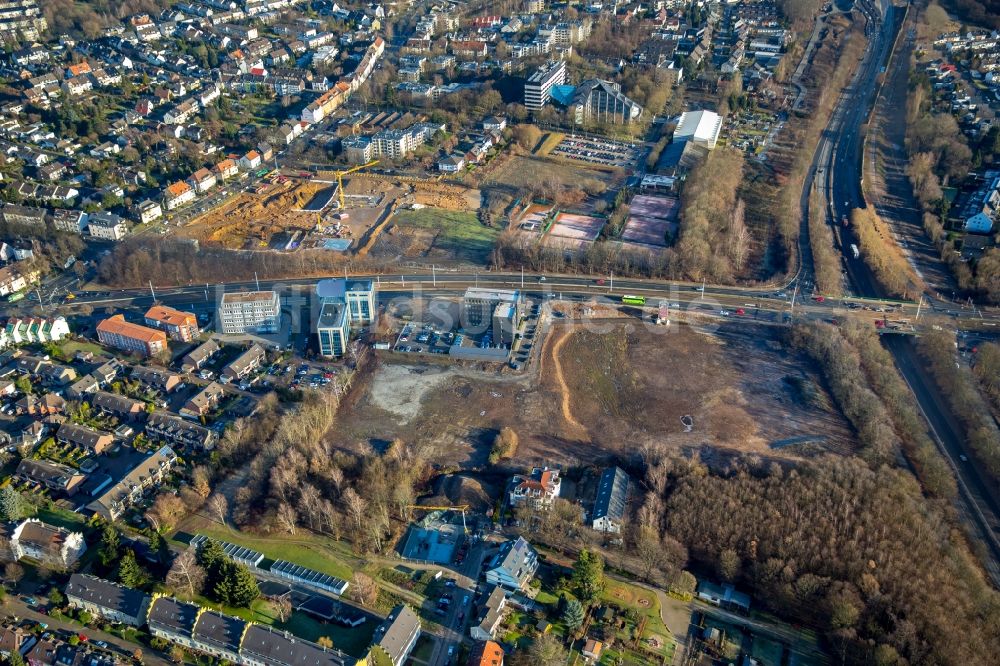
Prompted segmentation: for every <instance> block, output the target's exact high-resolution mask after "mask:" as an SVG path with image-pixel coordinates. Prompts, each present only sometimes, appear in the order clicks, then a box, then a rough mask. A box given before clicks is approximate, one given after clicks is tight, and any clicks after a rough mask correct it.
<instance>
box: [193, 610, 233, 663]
mask: <svg viewBox="0 0 1000 666" xmlns="http://www.w3.org/2000/svg"><path fill="white" fill-rule="evenodd" d="M246 628H247V623H246V622H244V621H243V620H240V619H239V618H235V617H230V616H228V615H223V614H222V613H219V612H218V611H211V610H206V611H202V613H201V614H200V615H199V616H198V619H197V621H195V624H194V630H193V631H192V633H191V640H192V641H193V643H194V646H195V649H197V650H199V651H201V652H205V653H206V654H210V655H212V656H213V657H217V658H219V659H225V660H226V661H229V662H232V663H234V664H238V663H239V662H240V643H241V642H242V641H243V633H244V631H246Z"/></svg>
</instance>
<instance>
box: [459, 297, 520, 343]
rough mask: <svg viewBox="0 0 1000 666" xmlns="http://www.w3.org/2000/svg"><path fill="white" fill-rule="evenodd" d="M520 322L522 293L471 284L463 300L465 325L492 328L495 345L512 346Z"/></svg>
mask: <svg viewBox="0 0 1000 666" xmlns="http://www.w3.org/2000/svg"><path fill="white" fill-rule="evenodd" d="M520 322H521V292H519V291H517V290H514V289H485V288H479V287H469V288H468V289H466V290H465V296H464V298H463V299H462V326H463V327H465V328H467V329H469V330H471V331H472V332H483V331H487V330H489V331H491V335H492V338H493V342H494V343H495V344H506V345H510V344H513V342H514V335H515V333H516V331H517V327H518V326H519V325H520Z"/></svg>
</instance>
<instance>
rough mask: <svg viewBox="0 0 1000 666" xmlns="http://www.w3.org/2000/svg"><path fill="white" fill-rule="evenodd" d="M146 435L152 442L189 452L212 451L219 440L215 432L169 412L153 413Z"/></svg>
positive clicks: (148, 422) (148, 421) (147, 423)
mask: <svg viewBox="0 0 1000 666" xmlns="http://www.w3.org/2000/svg"><path fill="white" fill-rule="evenodd" d="M145 435H146V438H147V439H149V440H151V441H154V442H160V443H163V444H169V445H170V446H172V447H174V448H176V449H186V450H189V451H208V450H211V449H212V448H214V446H215V443H216V441H217V440H218V435H217V434H216V433H215V431H213V430H210V429H209V428H206V427H205V426H203V425H199V424H197V423H193V422H191V421H188V420H186V419H182V418H181V417H179V416H174V415H173V414H169V413H167V412H153V413H152V414H151V415H150V416H149V419H148V420H147V421H146V429H145Z"/></svg>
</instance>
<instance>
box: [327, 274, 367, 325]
mask: <svg viewBox="0 0 1000 666" xmlns="http://www.w3.org/2000/svg"><path fill="white" fill-rule="evenodd" d="M316 296H317V298H319V301H320V303H327V302H331V301H333V302H342V303H345V304H346V305H347V315H348V317H350V320H351V324H358V325H361V326H364V325H366V324H370V323H371V322H372V320H373V319H374V318H375V299H376V294H375V283H374V282H373V281H372V280H369V279H367V278H351V279H346V280H345V279H343V278H336V279H330V280H320V281H319V282H317V283H316Z"/></svg>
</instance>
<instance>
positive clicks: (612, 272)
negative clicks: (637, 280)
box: [608, 271, 615, 294]
mask: <svg viewBox="0 0 1000 666" xmlns="http://www.w3.org/2000/svg"><path fill="white" fill-rule="evenodd" d="M614 290H615V272H614V271H611V281H610V284H609V285H608V293H609V294H610V293H611V292H613V291H614Z"/></svg>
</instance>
